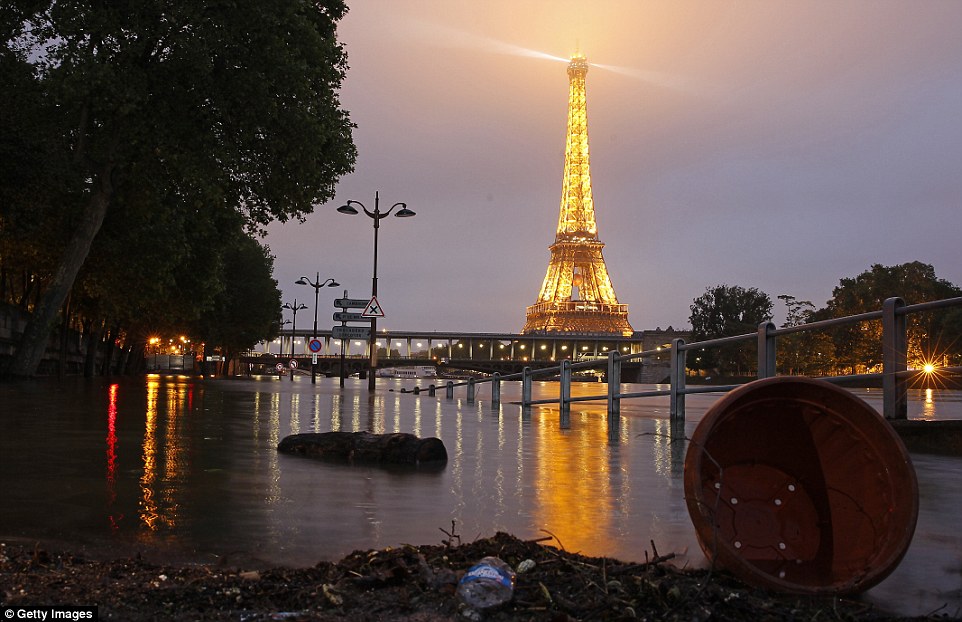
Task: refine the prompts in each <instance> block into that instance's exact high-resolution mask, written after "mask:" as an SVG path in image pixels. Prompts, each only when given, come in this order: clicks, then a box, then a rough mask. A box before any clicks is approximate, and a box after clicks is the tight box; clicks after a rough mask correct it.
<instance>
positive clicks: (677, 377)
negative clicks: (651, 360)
mask: <svg viewBox="0 0 962 622" xmlns="http://www.w3.org/2000/svg"><path fill="white" fill-rule="evenodd" d="M684 345H685V340H684V339H681V338H678V339H672V340H671V375H670V376H669V378H668V380H669V382H670V383H671V387H670V393H669V416H670V418H671V423H672V424H673V425H672V426H671V428H672V429H673V430H674V429H676V428H677V429H678V430H681V431H682V433H684V429H685V427H684V423H685V355H686V353H687V351H686V350H684V349H683V348H682V346H684Z"/></svg>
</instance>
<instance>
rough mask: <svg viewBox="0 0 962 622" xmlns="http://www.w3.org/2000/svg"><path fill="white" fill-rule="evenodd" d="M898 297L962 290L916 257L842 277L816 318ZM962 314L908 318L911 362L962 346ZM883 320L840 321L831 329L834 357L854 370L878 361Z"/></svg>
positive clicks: (919, 298) (912, 299)
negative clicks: (840, 322)
mask: <svg viewBox="0 0 962 622" xmlns="http://www.w3.org/2000/svg"><path fill="white" fill-rule="evenodd" d="M896 296H897V297H900V298H902V299H903V300H904V301H905V303H906V304H917V303H920V302H926V301H930V300H939V299H943V298H954V297H957V296H962V289H960V288H959V287H957V286H956V285H953V284H952V283H950V282H948V281H946V280H944V279H940V278H938V277H937V276H936V275H935V268H934V267H932V266H931V265H929V264H925V263H922V262H919V261H913V262H910V263H904V264H899V265H895V266H883V265H881V264H874V265H873V266H872V267H871V268H870V269H868V270H866V271H865V272H863V273H861V274H859V275H858V276H856V277H854V278H850V279H841V281H839V284H838V287H836V288H835V289H834V290H833V291H832V299H831V300H829V301H828V303H827V305H826V306H825V308H823V309H819V310H818V311H817V312H816V313H815V314H814V315H813V317H814V318H815V319H829V318H834V317H842V316H846V315H855V314H859V313H866V312H869V311H877V310H879V309H881V308H882V303H883V302H884V301H885V299H887V298H892V297H896ZM960 316H962V314H959V313H954V312H951V311H935V312H929V313H916V314H912V315H910V316H909V317H908V321H907V322H906V329H907V336H908V352H909V364H910V365H913V366H921V364H922V363H923V362H925V361H926V360H932V359H933V358H935V357H938V356H957V355H958V354H959V353H960V352H962V321H960V319H962V318H960ZM881 336H882V322H881V321H880V320H874V321H869V322H859V323H857V324H850V325H846V326H841V327H839V328H837V329H835V330H834V331H832V339H833V341H834V344H835V352H836V358H837V361H838V363H839V364H841V365H843V366H845V367H846V368H848V369H849V370H850V371H851V372H852V373H857V372H861V371H866V370H868V369H872V368H874V367H877V366H878V365H880V364H881V363H882V339H881Z"/></svg>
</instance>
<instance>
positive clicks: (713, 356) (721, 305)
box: [689, 285, 773, 374]
mask: <svg viewBox="0 0 962 622" xmlns="http://www.w3.org/2000/svg"><path fill="white" fill-rule="evenodd" d="M772 306H773V305H772V301H771V298H769V297H768V294H766V293H764V292H761V291H759V290H757V289H755V288H754V287H752V288H749V289H745V288H743V287H739V286H737V285H734V286H728V285H716V286H715V287H709V288H708V289H706V290H705V293H704V294H702V295H701V296H700V297H698V298H696V299H695V300H694V301H693V302H692V305H691V316H690V317H689V321H690V322H691V328H692V339H693V340H694V341H704V340H707V339H717V338H719V337H730V336H733V335H744V334H746V333H754V332H756V331H757V330H758V325H759V324H761V323H762V322H764V321H767V320H770V319H771V317H772ZM755 361H756V354H755V352H754V351H753V350H752V349H751V348H746V347H745V345H744V344H741V343H736V344H732V345H724V346H720V347H716V348H706V349H705V350H704V351H701V352H699V353H698V356H697V357H696V359H695V360H694V361H689V365H690V366H691V367H692V368H693V369H717V370H718V373H720V374H740V373H741V372H742V371H744V370H748V369H752V368H753V367H754V366H755Z"/></svg>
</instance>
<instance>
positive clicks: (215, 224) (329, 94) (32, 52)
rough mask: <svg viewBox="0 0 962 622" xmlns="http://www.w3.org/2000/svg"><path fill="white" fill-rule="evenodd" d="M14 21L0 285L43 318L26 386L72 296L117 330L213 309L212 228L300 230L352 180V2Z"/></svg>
mask: <svg viewBox="0 0 962 622" xmlns="http://www.w3.org/2000/svg"><path fill="white" fill-rule="evenodd" d="M11 9H12V10H11V11H10V12H5V15H4V17H3V18H2V20H0V27H2V30H3V32H2V33H0V34H2V35H3V37H4V47H3V50H2V51H0V61H2V64H0V71H2V77H3V79H4V84H8V83H12V84H14V85H16V88H15V89H14V90H12V91H10V90H8V89H6V88H5V89H2V90H0V91H4V93H3V95H2V97H3V98H4V101H3V102H2V103H4V104H7V105H6V106H4V108H5V110H16V111H17V113H16V114H12V115H10V116H9V117H5V120H4V124H3V131H2V133H0V153H2V154H13V153H22V154H26V157H24V158H20V159H19V160H18V162H19V165H18V166H15V167H11V168H10V169H8V170H5V171H4V172H3V174H2V176H0V198H2V199H3V201H2V205H0V210H2V211H0V241H2V242H3V247H2V250H0V279H2V281H3V283H4V285H3V287H4V295H5V297H6V298H8V299H13V296H14V294H15V293H16V294H19V297H20V298H21V299H22V300H23V301H25V306H27V307H28V308H30V310H31V311H32V312H33V313H32V317H31V321H30V324H29V325H28V328H27V331H26V333H25V334H24V337H23V339H22V341H21V344H20V347H19V349H18V352H17V358H16V360H15V361H14V362H13V365H12V367H11V371H12V372H13V373H15V374H18V375H30V374H32V373H34V370H35V369H36V365H37V363H38V362H39V357H40V355H41V354H42V353H43V350H44V348H45V346H46V343H47V340H48V338H49V334H50V327H51V326H52V324H53V322H54V320H55V319H56V315H57V313H58V312H59V311H60V310H61V308H62V307H63V304H64V302H65V300H66V299H67V296H68V294H70V292H71V291H74V292H75V294H76V295H77V297H78V300H82V301H83V304H84V305H86V307H87V308H88V309H89V310H90V313H100V314H109V315H111V316H113V317H120V316H123V315H125V314H126V315H129V316H131V318H138V317H143V313H138V311H144V312H146V313H147V314H150V313H151V310H149V309H147V307H149V306H151V304H154V305H156V307H157V308H165V309H166V310H167V311H173V312H174V314H175V315H176V316H189V315H190V313H191V312H199V311H201V310H203V309H204V308H205V304H213V303H214V298H215V297H214V296H213V293H214V292H216V291H217V289H218V288H217V287H216V283H214V282H212V281H211V279H216V278H218V277H219V276H221V273H219V272H217V271H216V270H209V271H208V270H206V267H208V266H207V264H204V263H198V262H206V261H216V260H218V258H223V255H222V254H220V255H219V254H218V253H217V252H214V249H216V248H217V245H216V244H215V245H214V247H213V248H212V247H211V246H210V240H211V239H212V237H213V236H212V235H211V233H212V232H214V231H224V229H223V228H222V227H223V226H224V223H225V222H226V223H227V227H228V229H229V233H230V234H229V235H227V236H226V237H227V238H228V239H232V240H236V239H237V238H236V237H235V236H234V235H233V234H234V230H235V229H236V228H237V227H240V228H242V229H245V230H247V231H248V232H250V233H255V232H259V231H263V227H264V226H265V225H267V224H268V223H270V222H271V221H273V220H279V221H281V222H285V221H287V220H290V219H292V218H297V219H303V218H304V216H305V215H307V214H309V213H310V212H311V211H312V210H313V208H314V206H315V205H317V204H321V203H324V202H325V201H327V200H329V199H330V198H332V197H333V195H334V188H335V184H336V182H337V180H338V178H339V177H340V176H342V175H343V174H345V173H348V172H350V171H351V170H352V168H353V163H354V160H355V149H354V145H353V143H352V139H351V128H352V124H351V122H350V120H349V117H348V115H347V113H346V112H345V111H343V110H342V109H341V108H340V104H339V101H338V96H337V92H338V89H339V87H340V83H341V81H342V79H343V77H344V73H345V71H346V69H347V64H346V57H345V55H344V52H343V50H342V48H341V45H340V44H339V43H338V41H337V39H336V24H337V22H338V21H339V20H340V18H341V17H342V16H343V15H344V14H345V12H346V7H345V5H344V3H343V2H342V1H340V0H322V1H319V2H310V3H308V2H303V1H301V0H278V1H277V2H272V3H256V2H255V3H223V2H216V1H213V0H207V1H204V0H200V1H198V2H181V3H170V2H163V1H161V0H127V1H124V2H113V3H94V4H90V3H87V2H79V1H77V0H57V1H56V2H53V1H51V0H48V1H46V2H43V1H39V2H38V1H18V2H12V3H11ZM5 161H6V158H5ZM25 214H30V216H31V217H30V218H25V217H24V215H25ZM121 257H125V259H126V260H127V261H128V262H130V263H131V264H133V265H127V266H121V265H118V263H117V262H118V260H119V258H121ZM88 261H89V262H90V264H91V265H90V267H88V266H87V265H86V264H87V262H88ZM211 267H213V266H211ZM21 275H22V276H23V277H24V279H23V283H27V282H29V283H30V284H31V287H32V289H31V291H30V292H29V293H28V292H27V291H24V290H26V289H27V288H26V287H24V288H15V287H14V284H16V283H17V282H18V277H19V276H21ZM138 275H139V276H140V277H141V278H142V280H143V283H144V285H145V287H143V288H129V287H118V286H120V285H124V284H127V283H129V282H130V281H131V279H133V278H136V277H137V276H138ZM8 284H9V287H8ZM75 286H78V287H76V288H75ZM14 289H18V291H17V292H14V291H13V290H14ZM124 293H126V294H129V297H130V298H131V299H125V296H124V295H123V294H124ZM181 294H184V295H183V296H181ZM179 296H180V297H181V298H183V299H184V300H180V301H177V300H176V299H177V298H178V297H179ZM169 300H175V301H176V302H177V303H178V304H175V305H174V306H173V307H171V306H166V307H164V306H163V304H164V302H167V301H169ZM131 318H124V319H125V320H128V319H131Z"/></svg>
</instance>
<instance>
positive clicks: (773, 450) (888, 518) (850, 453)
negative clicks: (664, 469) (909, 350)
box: [685, 377, 919, 595]
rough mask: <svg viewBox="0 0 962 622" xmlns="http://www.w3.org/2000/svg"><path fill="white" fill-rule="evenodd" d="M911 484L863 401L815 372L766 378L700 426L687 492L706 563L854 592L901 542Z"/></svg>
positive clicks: (878, 576) (892, 560) (746, 575)
mask: <svg viewBox="0 0 962 622" xmlns="http://www.w3.org/2000/svg"><path fill="white" fill-rule="evenodd" d="M918 495H919V491H918V481H917V479H916V476H915V470H914V468H913V467H912V462H911V460H910V458H909V455H908V452H907V451H906V450H905V446H904V445H903V444H902V441H901V440H900V439H899V437H898V435H897V434H896V433H895V432H894V431H893V430H892V428H891V426H890V425H889V424H888V422H886V421H885V420H884V419H883V418H882V416H881V415H879V414H878V413H877V412H876V411H875V410H874V409H873V408H872V407H871V406H869V405H868V404H866V403H865V402H864V401H863V400H861V399H859V398H858V397H856V396H855V395H853V394H852V393H850V392H848V391H846V390H844V389H841V388H839V387H836V386H835V385H832V384H830V383H828V382H825V381H822V380H814V379H810V378H799V377H777V378H766V379H763V380H757V381H755V382H752V383H749V384H747V385H745V386H742V387H739V388H738V389H735V390H733V391H732V392H730V393H729V394H728V395H726V396H725V397H723V398H722V399H721V400H719V401H718V402H717V403H716V404H715V405H714V406H712V408H711V409H709V411H708V412H707V413H705V416H704V418H703V419H702V420H701V422H700V423H699V424H698V427H697V428H696V429H695V432H694V434H693V435H692V438H691V441H690V442H689V446H688V451H687V454H686V456H685V497H686V500H687V504H688V513H689V514H690V516H691V519H692V523H694V526H695V531H696V534H697V536H698V542H699V544H700V545H701V548H702V550H703V551H704V552H705V555H706V556H707V557H708V558H709V560H713V561H714V562H715V563H716V564H717V565H718V566H720V567H723V568H725V569H727V570H729V571H730V572H732V573H733V574H735V575H736V576H738V577H740V578H741V579H742V580H744V581H746V582H748V583H750V584H753V585H756V586H759V587H763V588H766V589H772V590H777V591H782V592H790V593H797V594H806V595H828V594H854V593H859V592H863V591H865V590H867V589H868V588H870V587H872V586H873V585H875V584H877V583H878V582H879V581H881V580H882V579H884V578H885V577H887V576H888V575H889V574H890V573H891V572H892V571H893V570H894V569H895V568H896V567H897V566H898V564H899V562H900V561H901V560H902V558H903V557H904V555H905V552H906V551H907V550H908V547H909V544H910V543H911V541H912V536H913V534H914V533H915V523H916V519H917V518H918V508H919V504H918V503H919V502H918Z"/></svg>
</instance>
